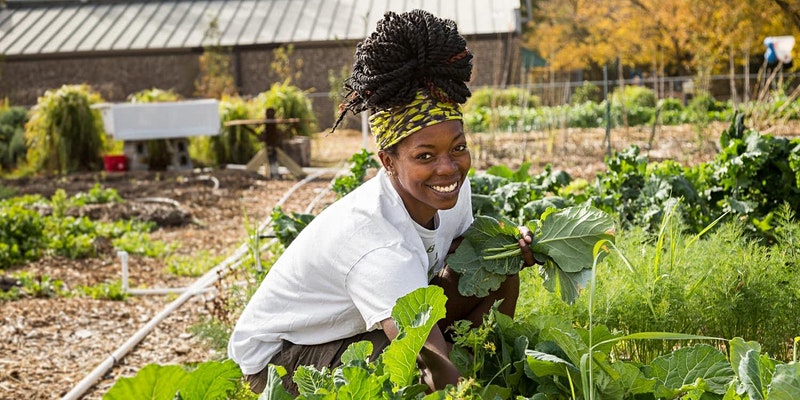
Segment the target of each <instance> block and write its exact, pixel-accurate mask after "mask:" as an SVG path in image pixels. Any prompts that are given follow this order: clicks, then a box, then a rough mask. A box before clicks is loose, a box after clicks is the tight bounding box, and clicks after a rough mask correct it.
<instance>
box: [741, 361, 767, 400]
mask: <svg viewBox="0 0 800 400" xmlns="http://www.w3.org/2000/svg"><path fill="white" fill-rule="evenodd" d="M759 358H760V357H759V354H758V352H757V351H755V350H749V351H748V352H747V353H745V355H744V357H742V359H741V361H740V362H739V370H738V371H737V372H738V373H739V380H740V381H742V385H743V386H744V388H745V390H746V391H747V395H748V396H750V400H763V399H764V388H763V385H762V384H761V369H760V368H759Z"/></svg>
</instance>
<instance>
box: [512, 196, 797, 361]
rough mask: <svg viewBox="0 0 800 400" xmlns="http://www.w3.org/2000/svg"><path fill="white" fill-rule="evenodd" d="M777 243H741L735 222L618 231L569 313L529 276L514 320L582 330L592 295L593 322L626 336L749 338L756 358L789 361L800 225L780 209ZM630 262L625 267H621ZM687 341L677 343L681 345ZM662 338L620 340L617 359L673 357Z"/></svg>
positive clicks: (669, 222) (743, 234) (744, 238)
mask: <svg viewBox="0 0 800 400" xmlns="http://www.w3.org/2000/svg"><path fill="white" fill-rule="evenodd" d="M779 214H780V215H781V217H780V218H778V219H779V220H780V224H779V225H778V226H779V227H780V229H782V231H783V232H786V234H785V235H784V237H783V239H782V240H779V241H778V242H776V243H773V244H769V245H767V244H764V243H761V242H757V241H755V240H752V239H750V238H749V237H748V236H747V234H746V232H745V231H744V229H743V226H742V224H740V223H739V222H738V221H735V220H730V221H723V222H721V223H720V225H719V226H718V227H716V228H715V229H713V230H711V231H709V232H707V233H706V234H705V236H703V237H702V238H700V239H699V240H695V239H696V237H695V236H690V235H686V234H683V233H682V230H681V223H680V221H678V220H677V219H675V218H671V219H667V220H665V221H664V224H663V226H662V228H663V229H662V230H661V233H660V234H659V235H657V236H656V237H654V236H653V235H649V234H647V233H646V232H644V231H643V230H640V229H632V230H628V231H623V232H618V233H617V239H616V240H617V244H616V245H617V247H618V249H619V253H616V254H615V253H612V254H611V255H609V256H608V257H606V259H605V261H604V262H603V263H601V264H600V265H599V266H598V270H597V284H596V286H595V287H594V288H593V289H591V288H590V289H588V290H584V293H582V295H581V297H580V298H579V299H578V301H577V302H576V303H575V305H573V306H568V305H567V304H565V303H563V302H561V301H560V300H559V299H558V296H557V295H554V294H552V293H550V292H547V291H545V290H544V289H543V288H542V285H541V279H540V278H538V276H537V275H536V271H532V270H530V269H529V270H526V271H524V273H523V274H522V276H521V278H522V282H523V284H522V290H521V294H520V301H519V302H518V306H517V314H518V315H520V316H522V315H528V314H538V315H554V314H555V315H560V316H563V317H565V318H568V319H571V320H573V321H576V323H578V324H580V325H583V326H586V325H587V324H588V321H589V311H588V295H589V293H593V296H594V300H593V307H594V309H593V313H592V319H593V323H594V324H600V325H605V326H607V327H608V328H610V329H616V330H619V331H622V332H623V333H625V334H630V333H637V332H675V333H686V334H693V335H704V336H714V337H724V338H728V339H730V338H733V337H737V336H738V337H742V338H744V339H746V340H752V341H757V342H759V343H760V344H761V345H762V349H763V350H764V353H768V354H770V356H772V357H775V358H777V359H780V360H784V361H786V360H788V359H789V357H790V352H791V339H792V338H793V337H795V336H797V335H798V330H797V329H798V328H797V320H796V316H797V315H800V309H798V308H800V275H798V274H797V273H796V272H797V271H796V269H797V261H796V260H797V254H796V253H797V250H796V247H797V246H796V243H797V240H798V236H797V232H798V229H800V224H798V222H797V221H796V220H795V219H794V218H793V217H791V215H790V213H789V211H788V209H782V210H781V212H780V213H779ZM626 260H627V262H629V265H627V264H626ZM683 344H686V343H683ZM674 345H675V343H673V342H666V341H642V342H625V344H624V345H623V346H621V347H619V348H618V352H619V353H618V356H620V357H623V358H630V359H634V360H637V361H641V362H645V363H646V362H649V361H650V360H652V359H653V358H654V357H656V356H658V355H661V354H665V353H668V352H670V351H672V350H673V346H674Z"/></svg>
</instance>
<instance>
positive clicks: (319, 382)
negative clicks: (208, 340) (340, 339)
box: [262, 286, 446, 399]
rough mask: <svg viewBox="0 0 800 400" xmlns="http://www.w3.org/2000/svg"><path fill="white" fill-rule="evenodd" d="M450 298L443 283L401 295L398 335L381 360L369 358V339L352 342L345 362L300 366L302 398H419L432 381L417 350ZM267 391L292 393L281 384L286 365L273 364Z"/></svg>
mask: <svg viewBox="0 0 800 400" xmlns="http://www.w3.org/2000/svg"><path fill="white" fill-rule="evenodd" d="M445 301H446V297H445V296H444V292H443V290H442V288H440V287H437V286H431V287H426V288H420V289H417V290H415V291H413V292H411V293H409V294H407V295H406V296H403V297H402V298H400V299H398V301H397V304H396V305H395V307H394V308H393V310H392V318H393V319H394V320H395V322H396V323H397V328H398V331H399V334H398V336H397V338H395V339H394V340H393V341H392V343H391V344H389V346H388V347H387V348H386V349H385V350H384V352H383V353H382V354H381V356H380V357H379V359H378V360H377V361H375V362H371V363H367V359H368V358H369V355H370V354H371V353H372V343H370V342H368V341H363V342H358V343H354V344H352V345H350V347H348V349H347V350H346V351H345V353H344V355H342V360H341V361H342V365H341V366H339V367H336V368H334V369H333V370H328V369H327V368H323V369H322V370H319V369H317V368H315V367H313V366H301V367H299V368H298V369H297V371H296V372H295V375H294V380H295V382H297V386H298V389H299V392H300V396H299V397H297V398H299V399H311V398H321V397H320V396H328V397H326V398H389V397H390V396H391V397H390V398H415V397H417V396H418V395H421V394H422V393H423V392H424V391H425V390H426V389H427V385H424V384H419V383H418V382H419V370H418V369H417V362H416V359H417V354H418V353H419V351H420V349H422V345H423V344H424V343H425V340H426V338H427V337H428V334H429V333H430V331H431V329H433V326H434V325H435V324H436V322H437V321H438V320H439V319H441V318H444V314H445V308H444V303H445ZM269 368H270V369H269V380H268V383H267V388H266V389H265V390H264V393H265V394H263V395H262V396H268V398H292V397H291V396H290V395H289V394H288V393H287V392H286V390H285V389H284V388H283V386H282V385H281V380H280V376H281V375H282V374H285V369H284V368H283V367H276V366H273V365H271V366H270V367H269Z"/></svg>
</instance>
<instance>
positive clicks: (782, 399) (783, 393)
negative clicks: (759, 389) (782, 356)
mask: <svg viewBox="0 0 800 400" xmlns="http://www.w3.org/2000/svg"><path fill="white" fill-rule="evenodd" d="M767 398H768V399H769V400H797V399H800V364H798V363H797V362H792V363H789V364H779V365H777V366H775V375H773V376H772V382H770V385H769V390H768V391H767Z"/></svg>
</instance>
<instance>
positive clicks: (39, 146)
mask: <svg viewBox="0 0 800 400" xmlns="http://www.w3.org/2000/svg"><path fill="white" fill-rule="evenodd" d="M100 102H102V98H101V97H100V95H99V94H97V93H96V92H94V91H93V90H92V89H91V87H89V86H87V85H64V86H62V87H61V88H59V89H57V90H48V91H46V92H45V93H44V95H43V96H42V97H40V98H39V101H38V103H37V105H36V106H35V107H34V108H33V110H32V111H31V117H30V121H29V122H28V124H27V125H26V126H25V138H26V140H27V145H28V163H29V164H30V165H31V166H32V167H33V168H34V169H35V170H37V171H45V172H48V173H67V172H75V171H98V170H100V169H101V168H102V167H103V157H102V155H103V149H104V146H105V141H106V137H105V132H104V130H103V120H102V117H101V116H100V111H98V110H95V109H92V108H91V106H92V105H93V104H96V103H100ZM78 154H80V157H76V155H78Z"/></svg>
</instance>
